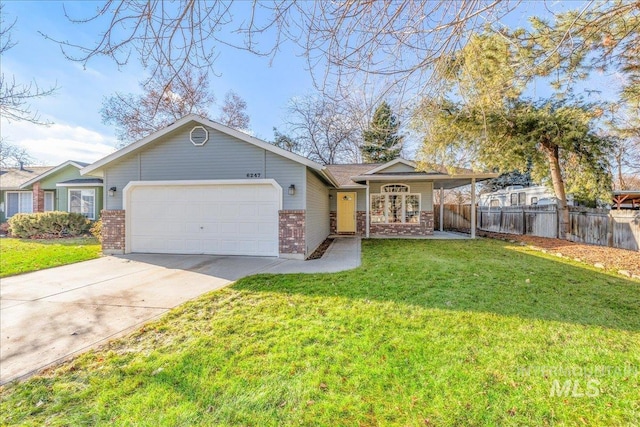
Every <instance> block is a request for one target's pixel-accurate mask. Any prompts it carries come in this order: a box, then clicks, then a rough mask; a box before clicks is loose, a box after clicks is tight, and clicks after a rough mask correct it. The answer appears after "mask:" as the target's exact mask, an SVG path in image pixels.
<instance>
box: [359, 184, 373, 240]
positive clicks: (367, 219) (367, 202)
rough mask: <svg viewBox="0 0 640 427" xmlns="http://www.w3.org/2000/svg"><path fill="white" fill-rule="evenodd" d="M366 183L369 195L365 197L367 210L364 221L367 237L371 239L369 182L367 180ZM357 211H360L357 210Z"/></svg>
mask: <svg viewBox="0 0 640 427" xmlns="http://www.w3.org/2000/svg"><path fill="white" fill-rule="evenodd" d="M365 183H366V184H367V190H366V193H367V195H366V196H365V198H366V199H367V200H366V201H365V205H366V208H365V220H364V222H365V226H364V227H365V228H366V230H365V236H366V237H367V239H368V238H369V203H370V202H369V180H366V181H365ZM356 210H358V209H357V208H356Z"/></svg>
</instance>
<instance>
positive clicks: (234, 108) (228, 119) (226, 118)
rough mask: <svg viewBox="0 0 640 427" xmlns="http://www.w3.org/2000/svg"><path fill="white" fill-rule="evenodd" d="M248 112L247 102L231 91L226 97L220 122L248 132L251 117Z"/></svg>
mask: <svg viewBox="0 0 640 427" xmlns="http://www.w3.org/2000/svg"><path fill="white" fill-rule="evenodd" d="M246 111H247V102H246V101H245V100H244V99H242V98H241V97H240V95H238V94H237V93H235V92H234V91H232V90H230V91H229V92H227V93H226V94H225V96H224V103H223V104H222V108H221V112H220V116H219V117H218V121H219V122H220V123H222V124H223V125H226V126H229V127H232V128H234V129H241V130H247V129H249V115H248V114H247V112H246Z"/></svg>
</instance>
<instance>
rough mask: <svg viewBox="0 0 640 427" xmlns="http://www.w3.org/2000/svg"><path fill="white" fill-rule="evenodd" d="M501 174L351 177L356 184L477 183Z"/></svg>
mask: <svg viewBox="0 0 640 427" xmlns="http://www.w3.org/2000/svg"><path fill="white" fill-rule="evenodd" d="M498 176H500V174H497V173H470V174H459V175H446V174H434V175H382V174H381V175H358V176H353V177H351V180H352V181H354V182H358V181H367V180H368V181H448V180H456V179H468V180H471V179H475V180H476V181H480V180H487V179H491V178H497V177H498Z"/></svg>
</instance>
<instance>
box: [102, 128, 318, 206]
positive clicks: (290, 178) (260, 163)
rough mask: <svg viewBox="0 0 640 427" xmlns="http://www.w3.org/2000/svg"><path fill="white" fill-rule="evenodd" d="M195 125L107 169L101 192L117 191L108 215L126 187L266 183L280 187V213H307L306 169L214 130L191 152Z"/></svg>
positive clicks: (107, 201)
mask: <svg viewBox="0 0 640 427" xmlns="http://www.w3.org/2000/svg"><path fill="white" fill-rule="evenodd" d="M194 125H195V124H193V123H191V124H187V125H185V126H183V127H181V128H180V129H177V130H176V131H175V132H172V133H170V134H167V135H164V136H163V137H161V138H159V139H158V140H157V141H155V142H153V143H151V144H149V145H148V146H147V147H144V148H142V149H140V150H139V151H138V152H136V153H131V154H130V155H129V156H126V157H125V158H124V160H122V161H119V162H117V163H116V164H114V165H109V166H108V167H107V168H106V170H105V174H104V178H105V182H104V188H106V189H109V188H111V187H116V188H117V191H116V194H115V196H114V197H108V196H107V197H106V205H107V206H106V209H123V206H122V195H123V191H122V190H123V189H124V187H125V186H126V185H127V184H128V183H129V182H130V181H164V180H167V181H172V180H206V179H212V180H216V179H264V178H272V179H275V180H276V182H278V184H279V185H280V186H281V187H282V190H283V208H284V209H295V210H297V209H305V200H306V199H305V170H306V167H305V166H304V165H301V164H299V163H297V162H294V161H293V160H289V159H287V158H284V157H281V156H278V155H277V154H274V153H271V152H268V151H266V150H264V149H262V148H259V147H256V146H254V145H252V144H249V143H247V142H244V141H241V140H239V139H236V138H234V137H233V136H230V135H227V134H225V133H222V132H219V131H217V130H214V129H212V128H207V130H208V131H209V140H208V141H207V143H206V144H204V145H203V146H195V145H193V144H192V143H191V141H190V140H189V132H190V131H191V129H192V128H193V126H194ZM248 174H252V175H253V176H254V177H257V178H251V177H248V176H247V175H248ZM258 175H259V177H258ZM291 184H293V185H295V187H296V192H295V195H293V196H289V193H288V188H289V186H290V185H291Z"/></svg>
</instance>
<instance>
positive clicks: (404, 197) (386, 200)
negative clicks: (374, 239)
mask: <svg viewBox="0 0 640 427" xmlns="http://www.w3.org/2000/svg"><path fill="white" fill-rule="evenodd" d="M398 187H404V188H406V191H392V192H387V191H385V189H387V188H394V189H397V188H398ZM389 196H400V197H402V215H401V219H402V222H389ZM407 196H415V197H417V198H418V222H407ZM374 197H384V208H383V213H384V222H373V221H372V222H371V223H372V224H404V225H418V224H420V212H422V195H421V194H420V193H412V192H411V188H410V187H409V186H408V185H407V184H385V185H382V186H380V192H379V193H371V194H370V195H369V211H372V210H373V209H372V206H371V204H372V203H373V199H374Z"/></svg>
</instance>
